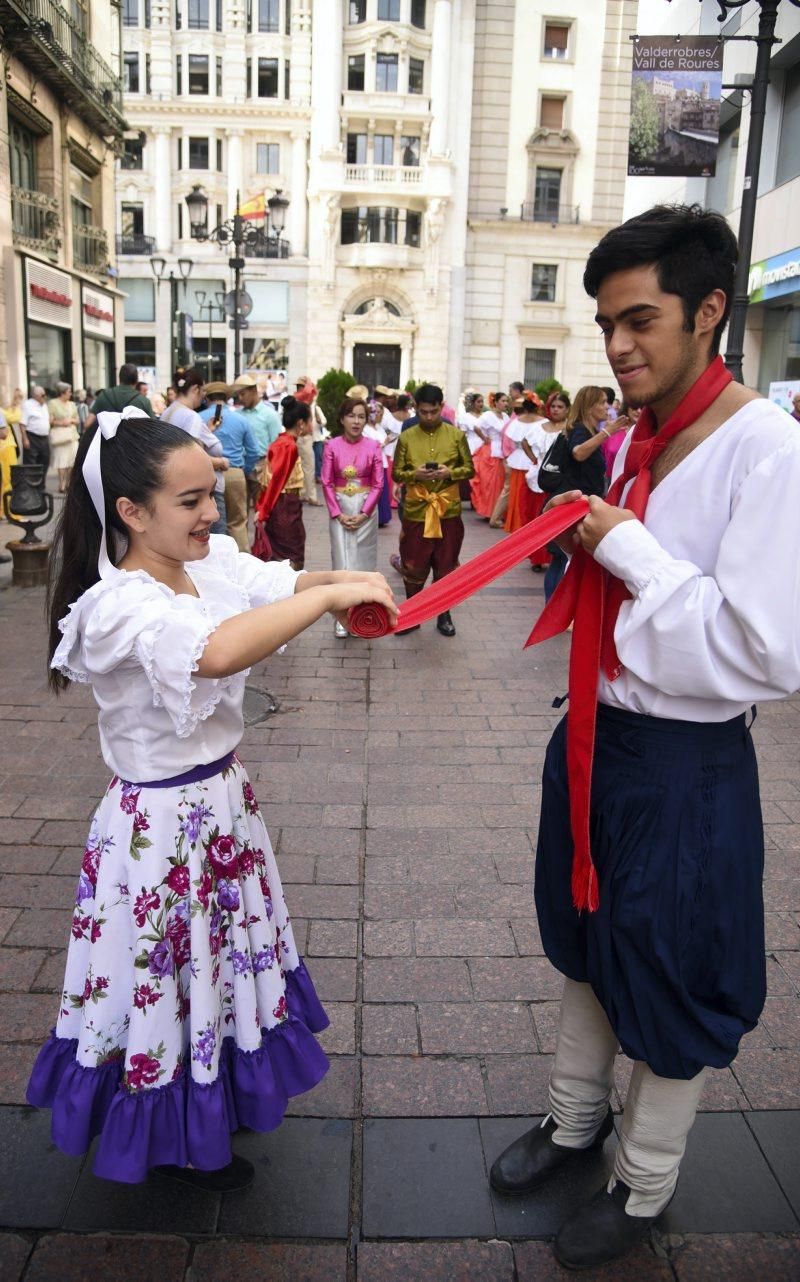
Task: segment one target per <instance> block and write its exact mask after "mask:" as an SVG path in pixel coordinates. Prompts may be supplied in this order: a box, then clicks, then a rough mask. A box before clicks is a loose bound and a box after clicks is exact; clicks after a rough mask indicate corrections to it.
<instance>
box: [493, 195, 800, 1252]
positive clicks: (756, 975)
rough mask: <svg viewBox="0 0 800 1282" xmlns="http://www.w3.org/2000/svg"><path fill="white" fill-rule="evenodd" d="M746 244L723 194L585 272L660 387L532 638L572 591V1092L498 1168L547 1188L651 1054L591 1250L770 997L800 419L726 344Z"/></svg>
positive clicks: (650, 381) (552, 936) (626, 382)
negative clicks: (775, 742)
mask: <svg viewBox="0 0 800 1282" xmlns="http://www.w3.org/2000/svg"><path fill="white" fill-rule="evenodd" d="M736 257H737V247H736V241H735V238H734V236H733V234H732V232H731V231H730V228H729V227H728V225H727V224H726V222H725V220H724V219H723V218H722V217H721V216H720V215H718V214H715V213H710V212H707V211H705V210H702V209H699V208H698V207H697V206H692V207H685V206H682V207H674V208H672V207H663V206H662V207H657V208H655V209H651V210H649V211H648V212H647V213H645V214H642V215H641V216H639V217H638V218H633V219H630V220H629V221H628V222H627V223H625V224H623V225H622V226H621V227H618V228H616V229H615V230H613V231H611V232H609V233H608V234H607V235H606V236H605V237H604V238H603V239H602V240H601V241H600V243H599V245H597V247H596V248H595V249H594V250H593V251H592V253H591V255H590V257H589V261H588V265H587V268H586V273H585V276H584V285H585V288H586V290H587V292H588V293H589V294H590V295H591V296H592V297H593V298H596V300H597V318H596V319H597V323H598V324H599V326H600V328H601V329H602V331H603V335H604V338H605V345H606V352H607V355H608V359H609V362H610V364H611V368H612V370H613V372H614V375H615V376H616V379H617V381H618V383H619V386H620V388H621V389H622V394H623V396H624V397H625V399H626V401H627V403H628V404H629V405H632V406H644V407H646V408H645V409H644V410H643V412H642V414H641V416H640V419H639V422H638V423H637V425H636V427H635V428H634V430H633V431H632V432H631V433H630V435H629V437H628V439H627V440H626V441H625V443H624V444H623V446H622V448H621V450H620V452H619V455H618V458H617V461H616V464H615V478H616V479H615V482H614V483H613V484H612V488H611V491H610V493H609V496H608V497H609V500H610V502H606V501H603V500H602V499H599V498H592V499H590V500H589V502H590V507H591V511H590V513H589V515H588V516H587V517H586V518H585V520H583V521H581V522H580V524H579V525H578V526H577V527H576V528H575V530H574V531H573V532H571V534H570V538H569V541H568V543H565V545H564V546H565V550H566V548H567V547H569V550H570V551H571V552H573V553H574V554H575V555H574V556H573V562H572V564H571V566H570V570H569V572H568V574H567V575H566V577H565V579H564V581H563V583H562V584H561V586H560V588H559V590H558V592H557V593H556V594H555V595H554V596H553V598H552V600H551V602H550V604H549V605H548V607H547V608H546V610H545V614H544V615H543V616H542V619H541V620H540V622H539V624H537V629H536V633H537V634H538V636H535V639H539V637H542V638H543V637H546V636H548V635H554V634H555V633H556V632H558V631H560V630H561V629H562V628H563V627H564V626H565V625H566V624H567V623H568V622H569V620H570V619H571V618H572V617H573V615H574V617H575V629H574V635H573V640H572V645H573V652H574V661H573V664H572V671H571V675H570V686H571V697H570V711H569V714H568V717H567V719H566V724H565V722H562V723H561V725H560V726H559V727H558V728H557V730H556V731H555V733H554V735H553V738H552V740H551V742H550V745H549V747H548V750H547V756H546V760H545V767H544V777H543V786H542V809H541V821H540V828H539V844H538V850H537V861H536V906H537V913H538V917H539V923H540V927H541V933H542V940H543V943H544V947H545V951H546V953H547V956H548V957H549V958H550V960H551V962H552V963H553V964H554V965H555V966H556V967H557V968H558V969H559V970H560V971H562V973H563V974H564V975H565V977H566V978H565V985H564V996H563V1000H562V1006H561V1019H560V1027H559V1038H558V1046H557V1050H556V1055H555V1061H554V1064H553V1070H552V1075H551V1078H550V1114H549V1115H548V1117H547V1118H546V1119H545V1121H544V1122H543V1123H542V1124H541V1126H539V1127H537V1128H535V1129H534V1130H532V1131H529V1132H528V1133H527V1134H525V1135H523V1136H521V1137H520V1138H519V1139H518V1140H516V1141H515V1142H514V1143H513V1144H512V1145H511V1146H510V1147H509V1148H508V1149H506V1151H505V1152H504V1153H502V1154H501V1156H500V1157H499V1158H498V1159H497V1161H496V1162H495V1164H494V1166H493V1168H492V1173H491V1179H492V1184H493V1185H494V1187H495V1188H496V1189H498V1190H500V1191H503V1192H509V1193H510V1192H517V1193H522V1192H529V1191H531V1190H533V1189H535V1188H536V1187H538V1186H539V1185H540V1184H542V1183H543V1182H544V1181H545V1180H547V1179H548V1178H549V1177H550V1176H551V1175H553V1174H554V1173H555V1172H556V1171H557V1170H559V1169H560V1168H561V1167H562V1166H564V1165H565V1164H567V1163H575V1162H580V1154H581V1153H582V1152H585V1151H587V1150H589V1149H591V1148H596V1147H599V1146H600V1145H602V1143H603V1142H604V1140H605V1139H606V1137H607V1136H608V1135H609V1134H610V1133H611V1129H612V1116H611V1110H610V1107H609V1100H610V1096H611V1088H612V1084H613V1068H614V1057H615V1054H616V1052H617V1049H618V1046H620V1045H621V1047H622V1050H623V1051H624V1053H625V1054H626V1055H627V1056H629V1057H630V1058H631V1059H632V1060H633V1061H634V1067H633V1075H632V1078H631V1084H630V1087H629V1090H628V1096H627V1101H626V1105H625V1112H624V1116H623V1118H622V1123H621V1127H620V1141H619V1146H618V1149H617V1154H616V1160H615V1164H614V1171H613V1175H612V1177H611V1180H610V1182H609V1183H608V1185H607V1186H605V1187H604V1188H602V1189H600V1190H599V1191H598V1192H597V1193H596V1194H595V1196H594V1197H593V1198H592V1199H591V1200H590V1201H589V1202H588V1203H587V1204H586V1205H584V1206H583V1207H581V1208H579V1209H578V1210H577V1211H576V1213H575V1214H574V1215H573V1216H572V1217H571V1218H570V1219H569V1220H567V1222H566V1223H565V1224H564V1226H563V1227H562V1229H561V1231H560V1233H559V1234H558V1237H557V1239H556V1244H555V1252H556V1256H557V1257H558V1259H559V1260H560V1261H561V1263H562V1264H565V1265H566V1266H568V1267H572V1268H588V1267H591V1266H593V1265H598V1264H601V1263H604V1262H607V1261H610V1260H613V1259H615V1258H616V1257H618V1256H620V1255H622V1254H623V1253H624V1252H625V1251H627V1250H628V1249H629V1248H630V1247H632V1246H633V1245H634V1244H635V1243H636V1242H637V1241H639V1240H640V1239H641V1238H642V1237H644V1236H645V1234H646V1233H647V1231H648V1229H649V1227H650V1225H651V1224H652V1223H653V1221H654V1220H655V1218H656V1217H657V1216H658V1215H659V1214H660V1212H661V1211H663V1210H664V1208H665V1207H666V1206H667V1204H668V1203H669V1201H670V1199H671V1197H672V1195H673V1192H674V1189H675V1185H676V1183H677V1179H678V1168H679V1164H680V1161H681V1158H682V1156H683V1152H684V1148H685V1145H686V1137H687V1134H688V1132H689V1129H690V1128H691V1125H692V1123H693V1121H694V1117H695V1112H696V1109H697V1105H698V1101H699V1099H700V1094H701V1091H702V1087H703V1078H704V1075H705V1072H706V1068H707V1067H716V1068H721V1067H724V1066H726V1065H728V1064H730V1063H731V1061H732V1060H733V1059H734V1058H735V1056H736V1053H737V1050H738V1046H739V1041H740V1038H741V1037H742V1036H743V1035H744V1034H745V1033H747V1032H749V1031H750V1030H751V1029H752V1028H754V1027H755V1025H756V1023H757V1021H758V1018H759V1015H760V1012H761V1009H762V1007H763V1003H764V996H765V962H764V920H763V901H762V890H761V881H762V873H763V837H762V827H761V812H760V804H759V793H758V777H757V771H756V762H755V753H754V750H753V745H752V742H751V739H750V734H749V730H748V726H747V724H746V719H745V714H746V712H748V711H749V709H750V707H751V705H753V704H754V703H755V702H756V701H757V700H759V699H778V698H781V697H783V696H785V695H788V694H791V693H792V692H793V691H795V690H796V689H797V688H798V686H800V644H799V643H798V638H799V637H800V617H798V602H799V601H800V558H798V555H797V550H798V547H799V546H800V504H798V502H797V494H798V492H800V437H798V435H797V430H796V427H795V425H794V423H793V422H792V421H791V419H790V418H789V417H788V415H786V414H785V413H783V412H781V411H780V410H779V409H778V407H777V406H774V405H772V404H770V402H769V401H766V400H764V399H762V398H760V397H759V396H757V395H756V393H754V392H752V391H749V390H748V389H747V388H744V387H741V386H740V385H739V384H737V383H734V382H732V381H731V380H730V377H729V375H728V374H727V371H726V370H725V369H724V366H723V365H722V362H721V360H720V359H719V358H718V357H717V352H718V349H719V342H720V338H721V335H722V331H723V330H724V328H725V325H726V322H727V319H728V315H729V312H730V306H731V301H732V297H733V280H734V267H735V262H736ZM571 497H573V496H572V495H564V496H563V497H562V498H559V499H555V500H554V502H555V503H559V502H566V501H568V500H569V499H570V498H571ZM617 505H618V506H617ZM758 548H762V549H763V548H769V549H771V550H772V554H771V555H768V556H766V557H757V558H756V560H755V561H754V556H753V551H754V549H758ZM756 561H757V567H756ZM598 566H599V567H602V570H603V571H604V572H605V573H603V572H601V570H600V569H598ZM577 586H580V592H577V591H576V590H575V589H576V587H577ZM595 590H596V592H597V595H594V596H593V595H592V593H593V592H595ZM587 602H589V604H588V606H587ZM600 606H603V607H604V608H603V609H601V608H599V607H600ZM603 614H604V616H605V617H604V619H602V618H601V616H602V615H603ZM592 646H594V648H593V649H592ZM598 653H599V654H600V656H601V659H600V664H599V668H600V670H599V676H598V677H597V686H596V700H595V695H594V690H595V673H596V672H597V668H598V661H597V655H598ZM589 654H593V655H594V661H593V663H591V664H590V660H589V657H588V656H589ZM587 672H588V673H589V677H588V679H587ZM595 706H596V729H595V727H594V725H593V722H594V717H595ZM587 731H588V732H587ZM593 736H594V738H593ZM568 760H569V771H568V768H567V762H568ZM590 772H591V795H590V794H589V786H588V783H582V780H588V778H589V774H590ZM582 803H584V804H583V806H582ZM570 807H572V815H571V816H570ZM570 818H571V819H572V824H571V822H570ZM571 828H572V831H571ZM573 833H574V834H575V840H573ZM571 881H572V884H571ZM576 904H577V905H578V907H576V906H575V905H576Z"/></svg>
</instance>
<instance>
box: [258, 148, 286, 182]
mask: <svg viewBox="0 0 800 1282" xmlns="http://www.w3.org/2000/svg"><path fill="white" fill-rule="evenodd" d="M280 172H281V149H280V146H279V145H278V143H276V142H257V143H256V173H257V174H279V173H280Z"/></svg>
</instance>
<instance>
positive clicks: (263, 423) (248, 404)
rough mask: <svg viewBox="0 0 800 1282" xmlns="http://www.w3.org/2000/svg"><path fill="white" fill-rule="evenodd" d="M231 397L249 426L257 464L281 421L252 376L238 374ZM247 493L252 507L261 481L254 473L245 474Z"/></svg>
mask: <svg viewBox="0 0 800 1282" xmlns="http://www.w3.org/2000/svg"><path fill="white" fill-rule="evenodd" d="M231 390H232V391H233V395H234V398H235V400H236V401H237V402H238V404H237V406H236V409H237V411H238V413H239V414H241V416H242V418H244V419H245V420H246V421H247V422H248V423H249V424H250V428H251V430H252V433H253V436H254V437H255V442H256V448H257V449H258V458H259V462H260V461H261V460H262V459H263V458H265V457H266V453H267V450H268V449H269V447H270V445H273V444H274V442H275V441H277V439H278V437H279V436H280V434H281V420H280V419H279V418H278V415H277V414H276V413H275V410H274V409H273V408H272V406H271V405H270V404H268V402H267V401H265V400H264V399H263V397H262V395H261V391H260V389H259V386H258V383H257V382H256V380H255V379H254V378H253V375H252V374H240V375H239V377H238V378H237V379H235V380H234V384H233V388H232V389H231ZM247 491H248V495H249V497H250V500H251V502H252V503H253V506H255V504H256V502H257V501H258V496H259V494H260V493H261V481H260V479H259V478H258V476H256V474H255V472H248V474H247Z"/></svg>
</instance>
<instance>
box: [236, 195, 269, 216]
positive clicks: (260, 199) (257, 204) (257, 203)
mask: <svg viewBox="0 0 800 1282" xmlns="http://www.w3.org/2000/svg"><path fill="white" fill-rule="evenodd" d="M236 212H237V213H238V214H239V217H240V218H252V219H253V221H254V222H259V221H260V220H261V219H263V218H266V216H267V202H266V200H265V199H264V193H263V191H262V193H261V195H260V196H253V197H252V198H251V199H250V200H246V201H245V202H244V204H243V205H240V206H239V208H238V210H237V211H236Z"/></svg>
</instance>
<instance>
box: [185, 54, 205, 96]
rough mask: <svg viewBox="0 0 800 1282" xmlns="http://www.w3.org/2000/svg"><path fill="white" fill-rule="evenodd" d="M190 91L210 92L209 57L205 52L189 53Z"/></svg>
mask: <svg viewBox="0 0 800 1282" xmlns="http://www.w3.org/2000/svg"><path fill="white" fill-rule="evenodd" d="M189 93H200V94H207V93H208V57H207V55H206V54H204V53H190V54H189Z"/></svg>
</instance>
